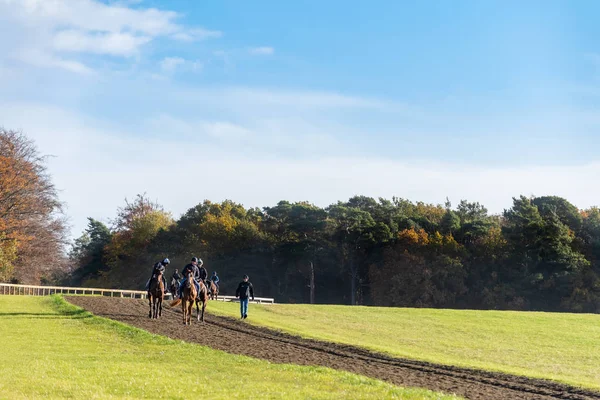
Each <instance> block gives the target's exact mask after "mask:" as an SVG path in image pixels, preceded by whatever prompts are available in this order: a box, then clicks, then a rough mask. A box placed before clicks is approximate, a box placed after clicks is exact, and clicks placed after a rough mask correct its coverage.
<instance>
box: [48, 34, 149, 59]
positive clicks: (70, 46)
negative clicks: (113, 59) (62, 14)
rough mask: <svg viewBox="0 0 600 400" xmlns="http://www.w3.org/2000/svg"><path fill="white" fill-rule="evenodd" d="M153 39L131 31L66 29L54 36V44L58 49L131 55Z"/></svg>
mask: <svg viewBox="0 0 600 400" xmlns="http://www.w3.org/2000/svg"><path fill="white" fill-rule="evenodd" d="M151 40H152V38H151V37H150V36H143V35H138V36H136V35H133V34H130V33H120V32H106V33H89V32H83V31H76V30H65V31H61V32H58V33H57V34H56V35H55V36H54V43H53V44H54V48H55V49H56V50H58V51H67V52H82V53H95V54H108V55H113V56H131V55H133V54H135V53H137V52H138V50H139V48H140V47H141V46H142V45H144V44H146V43H148V42H149V41H151Z"/></svg>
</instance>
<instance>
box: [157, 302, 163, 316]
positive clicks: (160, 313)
mask: <svg viewBox="0 0 600 400" xmlns="http://www.w3.org/2000/svg"><path fill="white" fill-rule="evenodd" d="M162 302H163V299H162V297H161V298H159V299H158V316H159V317H162Z"/></svg>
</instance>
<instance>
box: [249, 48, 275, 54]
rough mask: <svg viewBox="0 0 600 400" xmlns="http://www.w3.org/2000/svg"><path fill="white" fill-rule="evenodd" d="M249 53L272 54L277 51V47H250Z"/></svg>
mask: <svg viewBox="0 0 600 400" xmlns="http://www.w3.org/2000/svg"><path fill="white" fill-rule="evenodd" d="M248 53H250V54H253V55H263V56H270V55H273V54H274V53H275V49H274V48H272V47H250V48H249V49H248Z"/></svg>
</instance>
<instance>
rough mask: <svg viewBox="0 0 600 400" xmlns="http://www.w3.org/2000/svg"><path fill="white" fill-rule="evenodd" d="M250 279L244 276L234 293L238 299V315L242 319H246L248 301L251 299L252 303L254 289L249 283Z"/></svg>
mask: <svg viewBox="0 0 600 400" xmlns="http://www.w3.org/2000/svg"><path fill="white" fill-rule="evenodd" d="M249 279H250V278H249V277H248V275H244V278H243V280H242V281H241V282H240V284H239V285H238V287H237V290H236V291H235V297H236V298H239V299H240V313H241V316H242V319H246V318H248V300H249V298H250V297H252V301H254V288H253V287H252V284H251V283H250V280H249Z"/></svg>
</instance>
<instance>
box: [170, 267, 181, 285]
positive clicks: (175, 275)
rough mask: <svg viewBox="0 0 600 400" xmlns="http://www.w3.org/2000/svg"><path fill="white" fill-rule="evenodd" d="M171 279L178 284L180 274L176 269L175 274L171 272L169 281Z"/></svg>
mask: <svg viewBox="0 0 600 400" xmlns="http://www.w3.org/2000/svg"><path fill="white" fill-rule="evenodd" d="M173 279H175V280H176V281H177V283H179V281H180V280H181V274H180V273H179V270H178V269H177V268H175V272H173V276H172V277H171V280H173Z"/></svg>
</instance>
